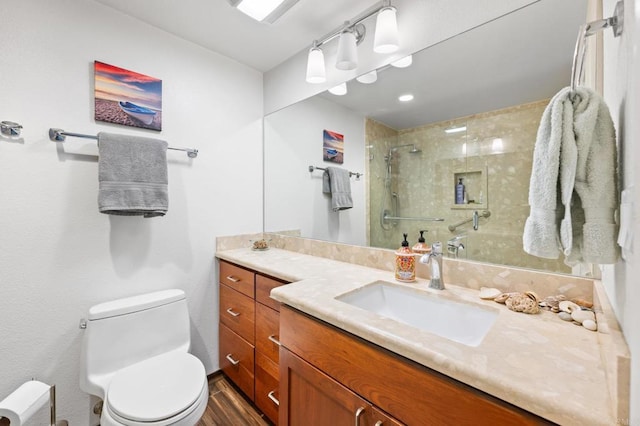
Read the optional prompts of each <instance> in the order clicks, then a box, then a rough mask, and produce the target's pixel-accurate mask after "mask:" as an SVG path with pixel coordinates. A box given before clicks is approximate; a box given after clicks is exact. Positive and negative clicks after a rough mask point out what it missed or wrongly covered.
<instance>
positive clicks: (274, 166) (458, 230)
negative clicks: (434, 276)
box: [264, 0, 588, 274]
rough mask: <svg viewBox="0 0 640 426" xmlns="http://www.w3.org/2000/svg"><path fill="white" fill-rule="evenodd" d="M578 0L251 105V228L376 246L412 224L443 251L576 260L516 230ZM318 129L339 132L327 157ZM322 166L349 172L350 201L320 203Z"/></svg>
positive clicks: (536, 264) (561, 80)
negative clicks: (338, 207)
mask: <svg viewBox="0 0 640 426" xmlns="http://www.w3.org/2000/svg"><path fill="white" fill-rule="evenodd" d="M586 3H587V2H585V1H583V0H571V1H568V0H567V1H562V2H558V1H554V0H541V1H539V2H536V3H534V4H532V5H529V6H526V7H524V8H521V9H519V10H516V11H514V12H512V13H510V14H508V15H505V16H502V17H499V18H497V19H495V20H492V21H490V22H487V23H485V24H483V25H481V26H479V27H476V28H474V29H472V30H470V31H467V32H465V33H462V34H459V35H457V36H455V37H452V38H450V39H448V40H446V41H444V42H442V43H439V44H437V45H434V46H431V47H429V48H427V49H425V50H423V51H420V52H416V53H415V54H414V55H413V56H412V64H411V65H410V66H409V67H406V68H399V67H395V66H391V65H388V66H385V67H382V68H380V69H378V70H377V79H376V81H374V82H372V83H369V84H365V83H361V82H359V81H357V80H355V79H354V80H352V81H349V82H347V94H346V95H343V96H336V95H333V94H330V93H328V92H325V93H322V94H319V95H316V96H314V97H311V98H309V99H306V100H304V101H302V102H299V103H297V104H295V105H291V106H289V107H287V108H284V109H282V110H280V111H277V112H275V113H273V114H270V115H268V116H267V117H265V122H264V123H265V140H264V148H265V149H264V155H265V162H264V169H265V170H264V173H265V177H264V180H265V207H264V214H265V217H264V224H265V231H266V232H285V231H286V232H291V231H293V232H299V235H301V236H303V237H307V238H315V239H322V240H330V241H336V242H342V243H348V244H357V245H371V246H375V247H383V248H389V249H395V248H397V247H398V246H399V245H400V242H401V241H402V234H403V233H407V234H409V240H410V243H411V245H413V244H414V243H415V242H416V241H417V239H418V237H419V232H420V231H425V232H424V235H425V239H426V241H427V242H433V241H441V242H442V243H443V246H444V247H445V248H446V249H447V255H448V256H452V257H458V258H464V259H472V260H476V261H481V262H489V263H495V264H503V265H511V266H519V267H525V268H533V269H542V270H547V271H553V272H559V273H574V274H583V273H584V271H586V270H588V268H584V267H583V268H581V269H580V270H578V269H575V268H574V269H573V270H572V269H571V268H569V267H568V266H566V265H565V264H564V262H563V259H562V258H560V259H558V260H548V259H539V258H536V257H534V256H530V255H528V254H526V253H525V252H524V251H523V249H522V230H523V227H524V222H525V220H526V218H527V216H528V213H529V207H528V202H527V199H528V188H529V177H530V173H531V163H532V157H533V149H534V143H535V138H536V132H537V128H538V124H539V121H540V117H541V115H542V112H543V110H544V108H545V107H546V105H547V103H548V101H549V99H550V98H551V97H552V96H553V95H554V94H555V93H556V92H557V91H558V90H559V89H561V88H562V87H564V86H566V85H568V82H569V80H570V75H571V62H572V58H573V49H574V45H575V40H576V36H577V31H578V27H579V25H580V24H582V23H584V22H585V19H586ZM405 94H412V95H413V100H412V101H409V102H403V101H400V100H399V99H398V97H399V96H400V95H405ZM325 130H328V131H332V132H336V133H339V134H341V135H343V136H344V145H343V153H342V154H343V162H342V163H341V164H337V163H334V162H331V161H324V160H323V156H324V152H323V131H325ZM310 166H312V167H310ZM329 166H335V167H341V168H344V169H348V170H349V171H352V172H354V173H361V174H363V175H362V176H360V177H359V178H358V177H357V175H356V176H353V177H352V178H351V181H350V185H351V193H352V198H353V208H351V209H349V210H343V211H339V212H334V211H332V209H331V200H330V196H329V195H327V194H323V191H322V175H323V172H322V171H321V170H319V168H326V167H329ZM311 169H313V170H312V171H311ZM460 182H462V183H463V184H464V185H465V193H466V194H465V197H464V200H463V203H460V200H456V185H457V184H458V183H460ZM456 201H458V202H456ZM476 212H477V219H478V220H477V222H476V223H477V226H475V227H474V221H473V220H472V219H473V216H474V215H475V214H476ZM475 228H477V229H475Z"/></svg>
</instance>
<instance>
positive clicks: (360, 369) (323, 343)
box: [280, 306, 551, 426]
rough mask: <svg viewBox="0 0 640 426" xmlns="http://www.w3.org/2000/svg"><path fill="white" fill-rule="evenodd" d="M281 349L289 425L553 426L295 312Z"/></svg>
mask: <svg viewBox="0 0 640 426" xmlns="http://www.w3.org/2000/svg"><path fill="white" fill-rule="evenodd" d="M280 341H281V343H282V347H281V349H280V383H281V385H280V389H281V394H282V398H281V400H280V422H281V424H282V425H293V426H296V425H311V424H318V425H321V424H349V423H351V424H360V425H369V424H371V425H389V424H391V425H394V424H407V425H474V426H475V425H492V426H493V425H498V424H499V425H518V426H520V425H540V424H551V423H549V422H548V421H546V420H545V419H542V418H540V417H537V416H535V415H533V414H531V413H529V412H527V411H524V410H522V409H520V408H518V407H515V406H513V405H510V404H508V403H506V402H504V401H502V400H500V399H498V398H495V397H492V396H490V395H488V394H485V393H484V392H481V391H478V390H477V389H474V388H472V387H470V386H468V385H465V384H463V383H461V382H458V381H456V380H453V379H451V378H449V377H447V376H445V375H443V374H440V373H438V372H436V371H433V370H431V369H429V368H426V367H424V366H422V365H420V364H417V363H415V362H413V361H411V360H408V359H406V358H403V357H401V356H399V355H397V354H394V353H393V352H390V351H388V350H386V349H384V348H381V347H379V346H376V345H374V344H371V343H369V342H367V341H365V340H363V339H360V338H358V337H356V336H354V335H351V334H349V333H346V332H344V331H343V330H340V329H338V328H336V327H334V326H331V325H329V324H326V323H324V322H321V321H319V320H317V319H315V318H313V317H310V316H308V315H306V314H303V313H301V312H299V311H296V310H294V309H292V308H290V307H288V306H283V307H282V308H281V310H280ZM361 407H363V408H364V412H361V414H360V418H359V419H358V420H359V421H360V423H358V422H356V417H355V415H356V412H357V411H358V409H359V408H361ZM374 413H375V414H377V415H378V416H383V417H385V418H384V419H382V418H380V419H379V420H376V419H375V418H374V417H373V416H374ZM338 418H340V419H345V421H344V423H343V422H342V421H332V422H326V423H323V421H319V420H316V419H338ZM347 421H348V422H349V423H347ZM378 421H382V423H377V422H378ZM370 422H373V423H370Z"/></svg>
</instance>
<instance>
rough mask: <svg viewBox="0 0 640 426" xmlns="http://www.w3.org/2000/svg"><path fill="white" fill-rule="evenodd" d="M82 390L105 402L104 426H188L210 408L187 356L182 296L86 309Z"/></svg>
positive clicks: (164, 294)
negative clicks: (87, 310)
mask: <svg viewBox="0 0 640 426" xmlns="http://www.w3.org/2000/svg"><path fill="white" fill-rule="evenodd" d="M84 324H86V329H85V330H84V336H83V339H82V353H81V359H80V388H81V389H82V390H84V391H85V392H87V393H89V394H91V395H95V396H97V397H99V398H101V399H102V401H103V407H102V415H101V417H100V424H101V425H102V426H122V425H129V426H142V425H144V426H166V425H176V426H182V425H184V426H193V425H195V424H196V423H197V422H198V420H200V417H202V414H203V413H204V411H205V409H206V407H207V401H208V399H209V386H208V383H207V375H206V372H205V369H204V366H203V365H202V362H200V360H199V359H198V358H196V357H195V356H193V355H191V354H190V353H189V352H188V351H189V347H190V344H191V337H190V329H189V313H188V311H187V301H186V298H185V294H184V292H183V291H182V290H177V289H173V290H163V291H157V292H154V293H148V294H142V295H139V296H133V297H127V298H124V299H119V300H114V301H111V302H105V303H101V304H99V305H95V306H93V307H91V308H90V309H89V314H88V318H87V321H86V322H85V323H84Z"/></svg>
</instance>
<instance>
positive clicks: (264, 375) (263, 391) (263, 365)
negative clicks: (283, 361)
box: [255, 349, 280, 425]
mask: <svg viewBox="0 0 640 426" xmlns="http://www.w3.org/2000/svg"><path fill="white" fill-rule="evenodd" d="M255 376H256V395H255V402H256V405H257V406H258V408H259V409H260V410H262V412H263V413H264V414H266V416H267V417H269V419H270V420H271V421H272V422H273V423H275V424H276V425H277V424H278V407H279V405H280V404H279V398H280V392H279V389H278V379H279V376H280V372H279V369H278V364H276V363H275V362H273V361H272V360H270V359H269V358H268V357H266V356H265V355H264V354H262V353H260V351H258V350H257V349H256V370H255Z"/></svg>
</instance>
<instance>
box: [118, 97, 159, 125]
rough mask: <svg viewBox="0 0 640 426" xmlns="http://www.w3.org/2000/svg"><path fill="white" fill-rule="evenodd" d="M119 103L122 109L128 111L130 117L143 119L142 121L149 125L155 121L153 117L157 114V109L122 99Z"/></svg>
mask: <svg viewBox="0 0 640 426" xmlns="http://www.w3.org/2000/svg"><path fill="white" fill-rule="evenodd" d="M118 105H120V108H121V109H122V111H124V112H125V113H127V114H128V115H129V116H130V117H133V118H135V119H136V120H138V121H141V122H142V123H144V124H147V125H149V124H151V123H153V119H154V118H155V116H156V112H155V111H153V110H151V109H149V108H145V107H143V106H140V105H136V104H134V103H133V102H128V101H127V102H124V101H120V102H118Z"/></svg>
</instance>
